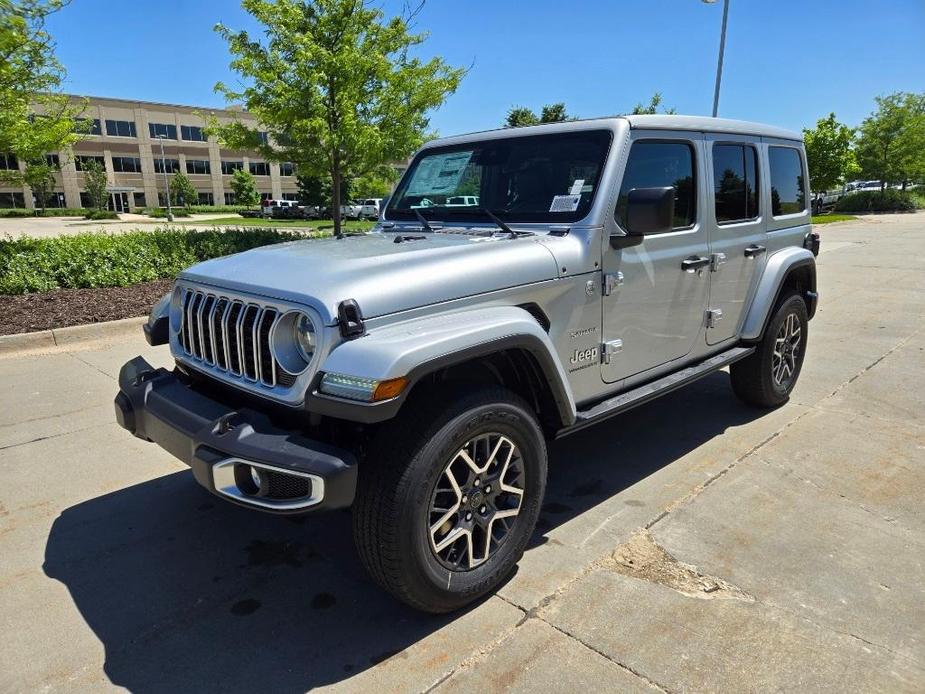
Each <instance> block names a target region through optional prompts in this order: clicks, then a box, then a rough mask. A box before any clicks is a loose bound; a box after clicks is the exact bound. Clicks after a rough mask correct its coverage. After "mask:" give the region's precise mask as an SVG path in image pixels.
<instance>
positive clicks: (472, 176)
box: [385, 130, 611, 223]
mask: <svg viewBox="0 0 925 694" xmlns="http://www.w3.org/2000/svg"><path fill="white" fill-rule="evenodd" d="M610 140H611V133H610V131H609V130H582V131H575V132H568V133H557V134H553V135H533V136H527V137H509V138H504V139H499V140H485V141H482V142H475V143H468V144H465V145H457V146H451V147H441V148H438V149H432V150H427V151H426V152H424V153H423V154H421V155H419V156H418V157H417V158H416V159H415V160H414V162H412V164H411V168H410V171H409V173H408V175H406V176H405V178H403V179H402V182H401V184H400V185H399V187H398V189H397V190H396V191H395V195H393V196H392V198H391V201H390V203H389V206H388V208H387V209H386V214H385V216H386V219H397V220H408V221H415V220H416V219H417V217H416V215H415V214H414V212H415V210H417V211H418V212H422V211H423V214H424V215H425V216H426V217H427V219H432V220H437V221H454V220H459V221H479V222H483V221H485V215H484V213H480V210H482V209H484V210H489V211H491V212H493V213H494V214H496V215H497V216H498V217H500V218H502V219H504V220H506V221H521V222H553V223H555V222H574V221H577V220H579V219H582V218H583V217H584V216H585V215H587V214H588V210H590V209H591V203H592V202H593V200H594V194H595V192H596V191H597V187H598V182H599V181H600V177H601V171H602V170H603V168H604V161H605V159H606V157H607V150H608V148H609V147H610Z"/></svg>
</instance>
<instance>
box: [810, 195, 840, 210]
mask: <svg viewBox="0 0 925 694" xmlns="http://www.w3.org/2000/svg"><path fill="white" fill-rule="evenodd" d="M841 197H842V193H840V192H837V191H833V192H823V193H813V194H812V210H813V214H823V213H824V212H831V211H832V210H833V209H835V205H836V203H838V201H839V200H840V199H841Z"/></svg>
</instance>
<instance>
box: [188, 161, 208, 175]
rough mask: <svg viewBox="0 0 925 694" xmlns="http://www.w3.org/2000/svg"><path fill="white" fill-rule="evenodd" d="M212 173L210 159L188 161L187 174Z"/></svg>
mask: <svg viewBox="0 0 925 694" xmlns="http://www.w3.org/2000/svg"><path fill="white" fill-rule="evenodd" d="M210 171H211V169H210V167H209V160H208V159H187V160H186V173H189V174H207V173H209V172H210Z"/></svg>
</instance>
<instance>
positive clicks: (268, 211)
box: [260, 199, 299, 217]
mask: <svg viewBox="0 0 925 694" xmlns="http://www.w3.org/2000/svg"><path fill="white" fill-rule="evenodd" d="M298 204H299V203H298V202H296V201H295V200H273V199H267V200H263V201H262V202H261V203H260V207H261V209H262V210H263V215H264V216H265V217H272V216H273V208H274V207H295V206H296V205H298Z"/></svg>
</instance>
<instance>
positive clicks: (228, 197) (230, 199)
mask: <svg viewBox="0 0 925 694" xmlns="http://www.w3.org/2000/svg"><path fill="white" fill-rule="evenodd" d="M225 204H226V205H234V193H225Z"/></svg>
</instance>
